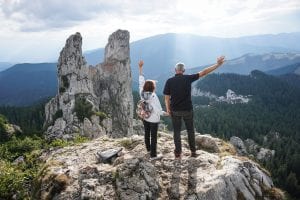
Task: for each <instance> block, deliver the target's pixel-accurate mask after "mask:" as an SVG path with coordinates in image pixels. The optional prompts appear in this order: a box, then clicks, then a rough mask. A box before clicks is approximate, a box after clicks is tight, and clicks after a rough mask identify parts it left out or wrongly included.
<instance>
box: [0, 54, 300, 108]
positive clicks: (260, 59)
mask: <svg viewBox="0 0 300 200" xmlns="http://www.w3.org/2000/svg"><path fill="white" fill-rule="evenodd" d="M299 62H300V54H292V53H282V54H279V53H277V54H270V53H269V54H263V55H257V54H246V55H244V56H242V57H239V58H236V59H233V60H228V61H227V62H226V63H225V64H224V66H222V67H220V68H219V69H218V70H216V72H217V73H218V72H222V73H229V72H234V73H236V74H238V73H240V74H245V73H246V72H248V71H249V72H250V70H260V71H267V72H268V69H273V68H274V66H276V67H278V70H279V69H281V67H283V69H284V67H287V68H289V69H290V68H291V66H293V65H294V64H295V63H299ZM293 63H294V64H293ZM291 64H292V65H291ZM295 65H297V64H295ZM205 66H207V65H205ZM205 66H203V67H196V68H191V69H187V71H186V73H187V74H191V73H196V72H198V71H200V70H202V69H203V68H204V67H205ZM255 66H256V67H255ZM131 68H132V73H133V77H135V76H137V74H136V73H137V71H136V70H135V67H134V65H133V64H131ZM136 68H137V67H136ZM145 68H146V67H145ZM56 70H57V69H56V63H40V64H29V63H27V64H17V65H15V66H13V67H11V68H9V69H7V70H5V71H2V72H0V91H1V93H0V104H2V105H3V104H6V105H19V106H22V105H30V104H32V103H34V102H36V101H39V100H41V99H43V98H45V97H49V96H54V95H55V93H56V91H57V78H56V74H57V71H56ZM145 71H146V70H145ZM283 71H284V70H283ZM285 71H286V70H285ZM288 72H289V71H288ZM156 73H157V74H159V75H157V76H152V77H151V76H150V75H149V73H147V72H145V77H146V78H152V79H156V80H158V83H157V93H158V94H161V93H162V90H163V87H164V83H165V81H166V80H167V79H168V78H169V77H171V76H173V75H174V72H173V71H169V72H167V73H163V70H158V71H157V72H156ZM281 78H282V80H284V81H287V82H289V83H290V84H294V85H297V84H298V83H300V76H299V75H296V74H295V76H292V75H282V76H281ZM132 88H133V90H137V88H138V81H137V78H135V79H133V83H132Z"/></svg>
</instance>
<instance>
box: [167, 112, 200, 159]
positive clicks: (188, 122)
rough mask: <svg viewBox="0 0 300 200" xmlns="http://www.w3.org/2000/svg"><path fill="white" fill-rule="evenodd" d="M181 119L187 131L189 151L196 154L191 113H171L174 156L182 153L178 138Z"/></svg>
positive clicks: (179, 138) (179, 137)
mask: <svg viewBox="0 0 300 200" xmlns="http://www.w3.org/2000/svg"><path fill="white" fill-rule="evenodd" d="M182 119H183V121H184V123H185V127H186V129H187V133H188V142H189V146H190V150H191V152H196V147H195V131H194V120H193V111H173V112H172V123H173V128H174V143H175V154H181V152H182V150H181V136H180V131H181V122H182Z"/></svg>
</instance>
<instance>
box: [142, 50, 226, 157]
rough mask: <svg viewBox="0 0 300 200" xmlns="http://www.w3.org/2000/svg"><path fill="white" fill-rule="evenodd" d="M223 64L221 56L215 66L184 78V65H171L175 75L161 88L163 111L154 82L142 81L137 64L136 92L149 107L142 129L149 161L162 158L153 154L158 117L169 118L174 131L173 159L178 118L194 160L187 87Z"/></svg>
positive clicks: (178, 140)
mask: <svg viewBox="0 0 300 200" xmlns="http://www.w3.org/2000/svg"><path fill="white" fill-rule="evenodd" d="M224 61H225V57H224V56H221V57H219V58H218V59H217V63H216V64H214V65H212V66H210V67H207V68H205V69H203V70H202V71H200V72H198V73H196V74H192V75H184V74H183V73H184V72H185V66H184V64H183V63H177V64H176V65H175V76H174V77H172V78H169V79H168V80H167V82H166V84H165V87H164V91H163V93H164V95H165V104H166V110H167V111H166V112H164V111H163V110H162V107H161V104H160V102H159V99H158V97H157V95H156V93H155V88H156V83H155V81H154V80H146V81H145V78H144V76H143V65H144V62H143V61H142V60H141V61H140V62H139V92H140V96H141V99H143V100H146V101H147V103H148V104H150V106H151V108H152V111H151V114H150V116H148V117H147V118H144V119H143V124H144V129H145V145H146V149H147V151H148V152H149V153H150V157H151V158H150V159H151V160H155V159H159V158H161V157H162V155H157V150H156V149H157V148H156V146H157V130H158V124H159V121H160V115H164V116H170V117H171V119H172V124H173V129H174V136H173V138H174V144H175V150H174V155H175V158H176V159H180V158H181V151H182V150H181V136H180V131H181V123H182V119H183V121H184V122H185V127H186V129H187V133H188V143H189V147H190V150H191V156H192V157H196V156H197V154H196V147H195V131H194V122H193V105H192V98H191V85H192V83H193V82H194V81H196V80H198V79H199V78H200V77H203V76H205V75H207V74H209V73H210V72H212V71H214V70H215V69H217V68H218V67H220V66H221V65H222V64H223V63H224Z"/></svg>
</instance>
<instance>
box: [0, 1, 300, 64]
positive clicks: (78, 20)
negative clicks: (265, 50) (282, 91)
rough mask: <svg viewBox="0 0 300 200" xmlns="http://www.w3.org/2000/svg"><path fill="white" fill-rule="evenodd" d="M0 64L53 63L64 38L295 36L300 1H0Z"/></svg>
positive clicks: (97, 43)
mask: <svg viewBox="0 0 300 200" xmlns="http://www.w3.org/2000/svg"><path fill="white" fill-rule="evenodd" d="M0 27H1V28H0V45H1V46H0V47H1V48H0V62H12V63H18V62H53V61H56V60H57V59H58V56H59V52H60V50H61V49H62V48H63V46H64V44H65V41H66V39H67V38H68V37H69V36H70V35H71V34H74V33H75V32H80V33H81V35H82V37H83V50H84V51H86V50H92V49H97V48H102V47H104V46H105V44H106V43H107V40H108V36H109V35H110V34H111V33H113V32H114V31H116V30H117V29H126V30H128V31H129V32H130V41H131V42H132V41H136V40H140V39H143V38H146V37H150V36H153V35H157V34H164V33H190V34H196V35H201V36H215V37H240V36H246V35H258V34H278V33H282V32H300V0H92V1H90V0H0Z"/></svg>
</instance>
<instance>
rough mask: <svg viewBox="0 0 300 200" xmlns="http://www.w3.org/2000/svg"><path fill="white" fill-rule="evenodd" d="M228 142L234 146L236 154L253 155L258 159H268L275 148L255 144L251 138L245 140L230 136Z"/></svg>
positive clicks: (272, 154) (273, 153)
mask: <svg viewBox="0 0 300 200" xmlns="http://www.w3.org/2000/svg"><path fill="white" fill-rule="evenodd" d="M230 143H231V144H232V145H233V146H234V147H235V149H236V151H237V153H238V155H240V156H250V157H254V158H256V159H257V160H259V161H269V160H271V159H272V157H273V156H274V155H275V150H270V149H267V148H264V147H261V146H259V145H258V144H256V143H255V142H254V141H253V140H252V139H246V140H245V142H244V141H243V140H242V139H240V138H239V137H236V136H233V137H231V138H230Z"/></svg>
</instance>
